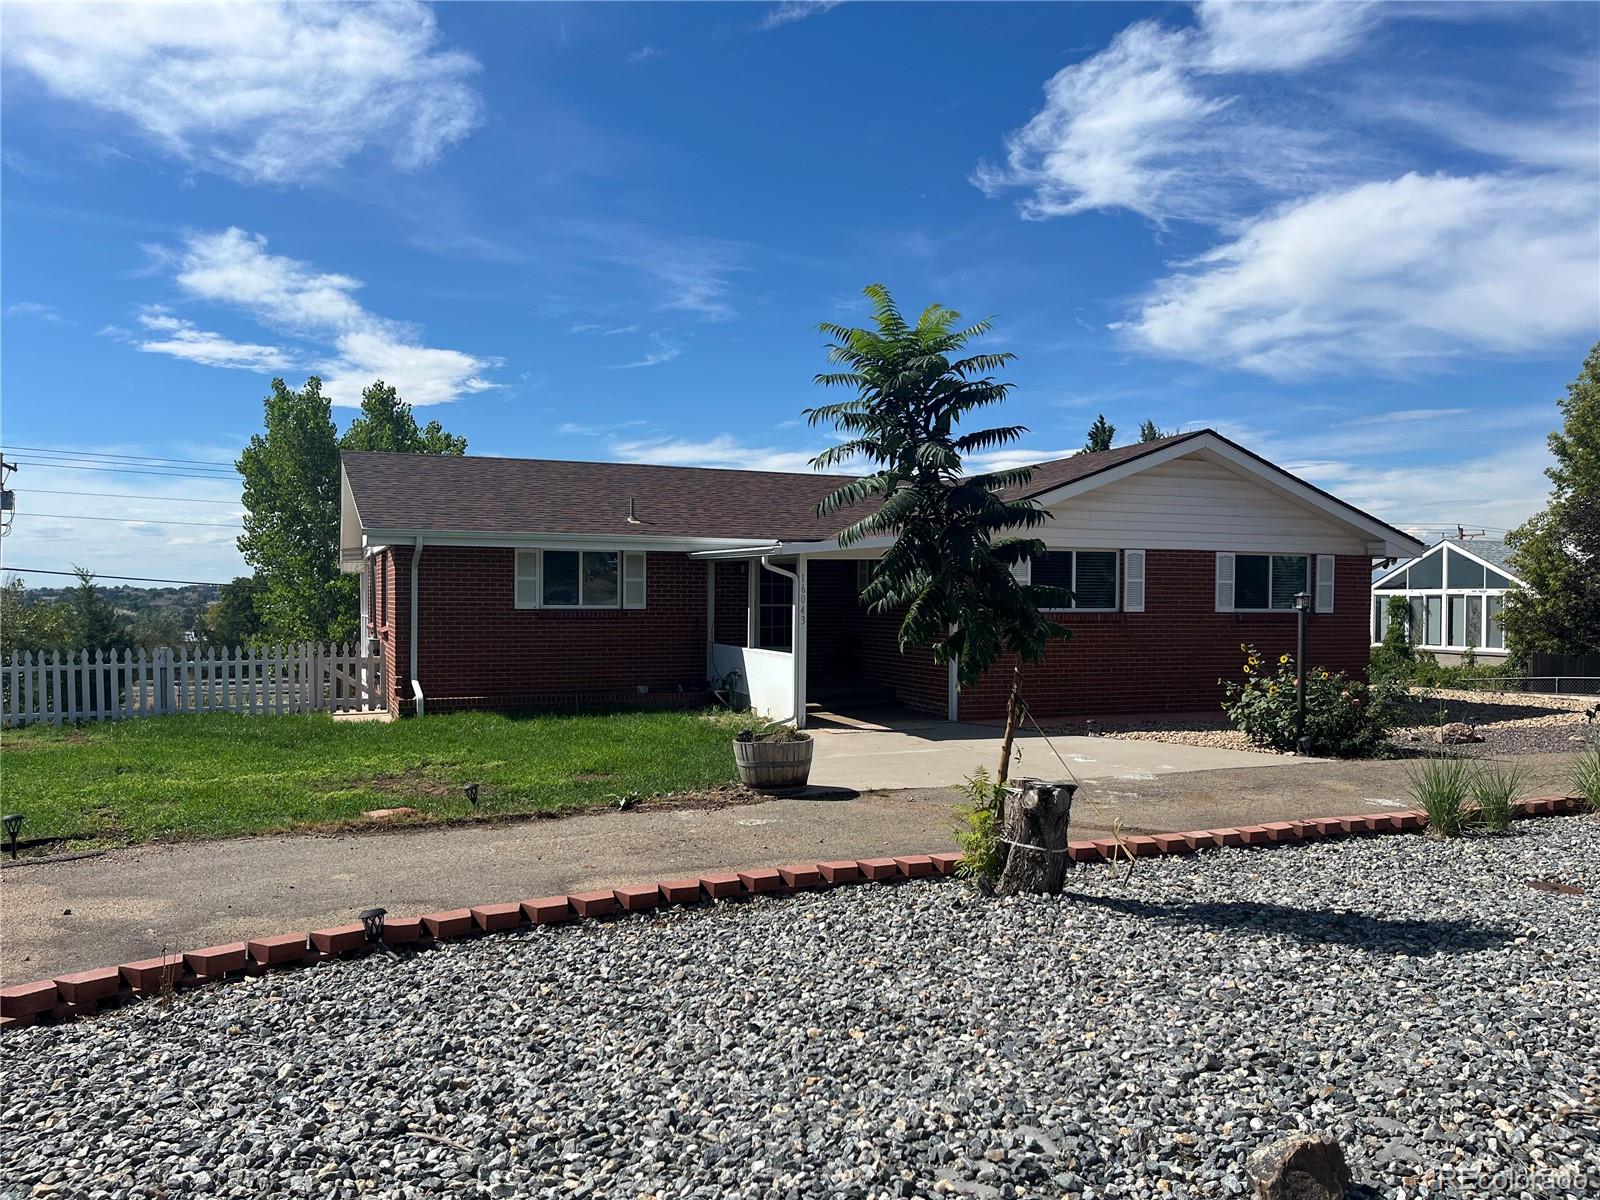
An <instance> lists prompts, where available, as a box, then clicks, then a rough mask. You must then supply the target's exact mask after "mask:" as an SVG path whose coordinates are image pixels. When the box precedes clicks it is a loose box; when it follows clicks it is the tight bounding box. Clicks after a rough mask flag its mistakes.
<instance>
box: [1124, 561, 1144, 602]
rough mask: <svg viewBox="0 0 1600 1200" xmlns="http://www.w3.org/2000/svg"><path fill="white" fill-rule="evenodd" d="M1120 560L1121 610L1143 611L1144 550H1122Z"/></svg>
mask: <svg viewBox="0 0 1600 1200" xmlns="http://www.w3.org/2000/svg"><path fill="white" fill-rule="evenodd" d="M1122 562H1123V567H1124V570H1123V572H1122V611H1123V612H1130V613H1139V612H1143V611H1144V597H1145V554H1144V551H1143V550H1124V551H1123V552H1122ZM1135 568H1137V569H1135Z"/></svg>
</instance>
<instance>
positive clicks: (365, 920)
mask: <svg viewBox="0 0 1600 1200" xmlns="http://www.w3.org/2000/svg"><path fill="white" fill-rule="evenodd" d="M388 911H389V910H388V909H386V908H364V909H362V910H361V924H362V925H364V926H366V930H367V941H369V942H381V941H383V915H384V914H385V913H386V912H388Z"/></svg>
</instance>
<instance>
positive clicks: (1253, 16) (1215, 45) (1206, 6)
mask: <svg viewBox="0 0 1600 1200" xmlns="http://www.w3.org/2000/svg"><path fill="white" fill-rule="evenodd" d="M1195 15H1196V16H1197V17H1198V18H1199V22H1200V29H1201V31H1202V33H1203V35H1204V36H1203V38H1202V39H1201V43H1200V53H1201V61H1202V63H1203V64H1204V68H1205V69H1206V70H1209V71H1293V70H1298V69H1300V68H1302V67H1308V66H1311V65H1312V64H1313V63H1318V62H1323V61H1325V60H1327V59H1332V58H1339V57H1342V56H1343V55H1345V54H1348V53H1349V52H1350V51H1352V50H1354V49H1355V47H1356V45H1357V43H1359V42H1360V40H1361V38H1362V36H1363V35H1364V34H1365V33H1366V32H1367V30H1368V28H1369V27H1370V26H1371V25H1372V24H1373V22H1374V21H1375V20H1376V17H1377V13H1376V11H1375V9H1374V6H1373V5H1371V4H1366V3H1362V2H1361V0H1322V2H1320V3H1307V2H1305V0H1283V2H1278V3H1264V2H1263V3H1244V2H1241V0H1202V3H1201V4H1200V5H1199V6H1198V8H1197V9H1196V14H1195Z"/></svg>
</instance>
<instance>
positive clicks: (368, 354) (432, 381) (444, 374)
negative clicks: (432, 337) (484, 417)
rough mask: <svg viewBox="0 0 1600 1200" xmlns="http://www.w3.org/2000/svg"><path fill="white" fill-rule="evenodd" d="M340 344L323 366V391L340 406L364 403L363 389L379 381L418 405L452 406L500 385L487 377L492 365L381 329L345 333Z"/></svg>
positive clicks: (459, 352) (479, 359)
mask: <svg viewBox="0 0 1600 1200" xmlns="http://www.w3.org/2000/svg"><path fill="white" fill-rule="evenodd" d="M337 346H338V350H339V356H338V357H337V358H335V359H333V360H331V361H329V362H327V363H324V364H323V365H322V366H321V367H320V368H319V369H320V371H321V372H322V375H323V390H324V391H325V392H326V393H327V395H328V396H329V398H330V399H332V400H333V402H334V403H335V404H345V405H358V404H360V403H361V389H362V388H364V387H366V386H367V385H368V384H370V383H371V382H372V381H373V380H374V379H382V380H385V381H386V382H388V383H391V384H393V385H394V386H395V387H396V388H398V389H399V391H400V396H401V398H402V399H403V400H405V401H406V403H408V404H411V405H413V406H416V407H420V406H422V405H425V404H447V403H449V402H450V401H452V400H458V399H460V398H461V397H462V396H470V395H474V394H476V393H478V392H487V391H490V390H492V389H493V388H495V387H498V386H499V385H498V384H495V383H492V382H491V381H489V380H487V379H485V378H483V375H482V372H483V371H484V370H486V369H488V368H489V367H491V366H493V365H495V364H494V362H493V361H491V360H489V359H483V358H475V357H473V356H472V355H470V354H464V353H462V352H461V351H460V350H435V349H433V348H431V347H428V346H416V345H410V344H408V343H406V342H403V341H397V340H395V339H394V338H391V337H389V336H387V335H386V334H383V333H381V332H376V331H372V332H361V333H347V334H344V335H342V336H341V337H340V338H339V340H338V343H337Z"/></svg>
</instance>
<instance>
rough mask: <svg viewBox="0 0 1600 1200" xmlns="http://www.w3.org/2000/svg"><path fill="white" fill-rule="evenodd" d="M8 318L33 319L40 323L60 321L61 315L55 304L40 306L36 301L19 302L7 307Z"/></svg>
mask: <svg viewBox="0 0 1600 1200" xmlns="http://www.w3.org/2000/svg"><path fill="white" fill-rule="evenodd" d="M5 315H6V316H8V317H33V318H34V319H35V320H39V321H59V320H61V313H60V311H59V310H58V309H57V308H56V306H55V305H53V304H40V303H38V302H37V301H35V300H18V301H17V302H16V303H15V304H8V305H6V311H5Z"/></svg>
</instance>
